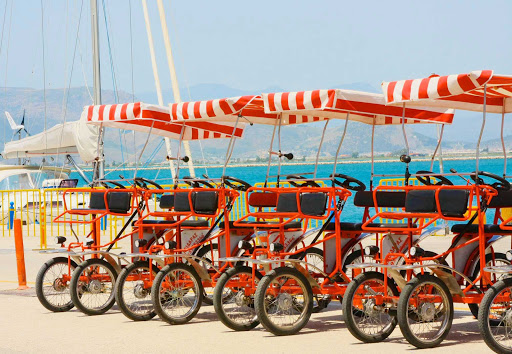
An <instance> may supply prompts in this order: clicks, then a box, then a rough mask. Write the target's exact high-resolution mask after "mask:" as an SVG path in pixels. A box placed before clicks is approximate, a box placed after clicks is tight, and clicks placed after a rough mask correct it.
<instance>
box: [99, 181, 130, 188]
mask: <svg viewBox="0 0 512 354" xmlns="http://www.w3.org/2000/svg"><path fill="white" fill-rule="evenodd" d="M107 183H110V184H111V185H113V186H115V187H118V188H120V189H126V187H125V186H123V185H122V184H121V183H119V182H115V181H101V182H100V184H101V185H102V186H103V187H105V188H107V189H109V188H110V187H109V186H108V184H107Z"/></svg>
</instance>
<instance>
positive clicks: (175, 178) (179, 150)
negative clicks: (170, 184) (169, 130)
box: [174, 122, 192, 186]
mask: <svg viewBox="0 0 512 354" xmlns="http://www.w3.org/2000/svg"><path fill="white" fill-rule="evenodd" d="M185 129H187V128H186V127H185V122H183V126H182V127H181V132H180V140H179V141H178V156H177V158H178V159H177V161H178V162H177V163H176V176H174V185H175V186H176V185H178V179H179V178H180V161H181V142H182V141H183V134H184V133H185ZM191 177H192V176H191Z"/></svg>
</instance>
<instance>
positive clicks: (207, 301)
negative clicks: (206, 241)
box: [197, 243, 219, 305]
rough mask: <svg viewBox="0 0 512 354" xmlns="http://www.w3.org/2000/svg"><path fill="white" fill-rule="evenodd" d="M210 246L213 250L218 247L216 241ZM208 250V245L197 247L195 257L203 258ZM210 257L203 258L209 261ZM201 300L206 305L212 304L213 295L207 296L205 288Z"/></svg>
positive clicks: (209, 249)
mask: <svg viewBox="0 0 512 354" xmlns="http://www.w3.org/2000/svg"><path fill="white" fill-rule="evenodd" d="M211 247H212V248H213V251H214V252H216V251H217V250H218V249H219V248H218V247H219V246H218V245H217V244H216V243H214V244H212V245H211ZM210 251H211V248H210V245H204V246H203V247H201V248H200V249H199V252H197V257H201V258H204V257H205V256H206V255H208V253H209V252H210ZM210 258H211V257H209V255H208V256H207V257H205V259H206V260H208V261H209V262H210V263H211V259H210ZM206 271H208V269H206ZM203 288H204V287H203ZM203 302H204V303H205V304H206V305H213V295H212V296H211V297H210V296H208V294H207V293H206V289H204V295H203Z"/></svg>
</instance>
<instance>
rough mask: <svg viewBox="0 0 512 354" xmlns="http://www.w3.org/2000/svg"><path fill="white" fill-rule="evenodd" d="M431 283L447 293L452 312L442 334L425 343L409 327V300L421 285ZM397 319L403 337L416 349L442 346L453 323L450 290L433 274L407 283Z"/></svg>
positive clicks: (402, 293) (420, 276)
mask: <svg viewBox="0 0 512 354" xmlns="http://www.w3.org/2000/svg"><path fill="white" fill-rule="evenodd" d="M425 282H429V283H435V284H437V285H438V286H439V287H440V288H441V290H442V291H443V292H444V293H445V295H446V296H447V300H448V309H449V310H450V313H449V316H448V324H447V325H446V327H445V329H444V331H443V332H442V334H441V335H440V336H439V337H438V338H437V339H435V340H433V341H428V342H427V341H423V340H421V339H419V338H418V337H416V336H415V335H414V333H413V332H412V330H411V328H410V327H409V321H408V313H409V298H410V296H411V295H412V294H413V291H414V290H415V289H416V288H417V287H418V286H420V285H421V284H423V283H425ZM397 317H398V325H399V326H400V330H401V331H402V335H403V336H404V338H405V339H406V340H407V341H408V342H409V343H410V344H412V345H414V346H415V347H416V348H419V349H426V348H433V347H436V346H438V345H439V344H441V342H442V341H443V340H444V339H445V338H446V336H447V335H448V334H449V333H450V328H451V326H452V322H453V299H452V295H451V293H450V290H448V287H447V286H446V285H445V283H444V282H443V281H442V280H441V279H439V278H438V277H436V276H434V275H431V274H422V275H419V276H417V277H415V278H413V279H412V280H411V281H409V282H408V283H407V285H406V286H405V287H404V288H403V289H402V292H401V294H400V298H399V299H398V309H397Z"/></svg>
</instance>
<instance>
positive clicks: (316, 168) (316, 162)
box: [313, 119, 329, 178]
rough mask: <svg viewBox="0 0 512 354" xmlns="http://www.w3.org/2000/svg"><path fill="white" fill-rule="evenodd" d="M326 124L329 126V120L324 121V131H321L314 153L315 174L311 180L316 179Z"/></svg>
mask: <svg viewBox="0 0 512 354" xmlns="http://www.w3.org/2000/svg"><path fill="white" fill-rule="evenodd" d="M327 124H329V119H327V120H326V121H325V125H324V130H323V131H322V138H321V139H320V144H319V145H318V151H317V152H316V160H315V172H314V173H313V178H316V171H317V170H318V159H319V158H320V150H322V144H323V143H324V138H325V131H326V129H327Z"/></svg>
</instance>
